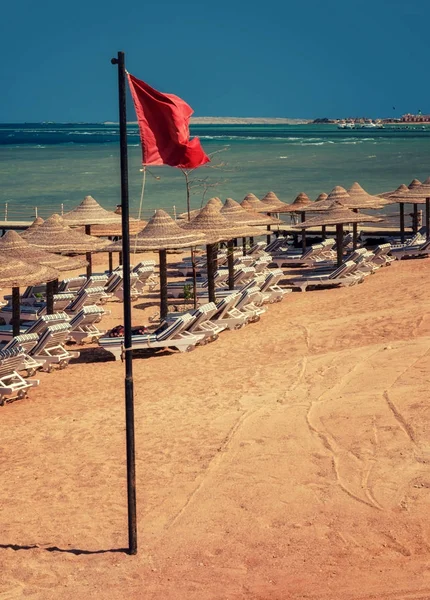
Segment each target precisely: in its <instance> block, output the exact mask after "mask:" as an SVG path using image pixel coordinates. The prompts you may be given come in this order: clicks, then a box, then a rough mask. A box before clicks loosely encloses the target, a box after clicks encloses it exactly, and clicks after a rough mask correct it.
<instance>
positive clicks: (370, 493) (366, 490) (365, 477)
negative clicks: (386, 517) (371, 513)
mask: <svg viewBox="0 0 430 600" xmlns="http://www.w3.org/2000/svg"><path fill="white" fill-rule="evenodd" d="M375 462H376V461H375V460H373V461H371V462H369V466H368V468H367V469H366V470H365V471H364V473H363V482H362V485H363V489H364V493H365V494H366V497H367V499H368V500H369V502H371V503H372V505H373V506H376V507H377V508H379V509H380V510H383V506H382V505H381V504H380V503H379V502H378V501H377V499H376V498H375V496H374V495H373V491H372V489H371V487H370V485H369V477H370V474H371V472H372V471H373V467H374V465H375Z"/></svg>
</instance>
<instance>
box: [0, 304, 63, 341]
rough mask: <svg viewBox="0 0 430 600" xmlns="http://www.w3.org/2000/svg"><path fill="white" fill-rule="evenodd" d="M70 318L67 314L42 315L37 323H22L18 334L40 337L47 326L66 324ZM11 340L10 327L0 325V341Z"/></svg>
mask: <svg viewBox="0 0 430 600" xmlns="http://www.w3.org/2000/svg"><path fill="white" fill-rule="evenodd" d="M69 321H70V317H69V315H68V314H67V313H65V312H64V311H63V312H58V313H54V314H52V315H42V316H41V317H39V319H37V321H24V322H23V323H21V325H20V334H27V333H37V334H38V335H41V334H42V333H43V332H44V331H45V329H46V328H47V327H48V325H56V324H57V323H68V322H69ZM12 338H13V327H12V325H0V341H6V342H7V341H10V340H11V339H12Z"/></svg>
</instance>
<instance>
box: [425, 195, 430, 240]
mask: <svg viewBox="0 0 430 600" xmlns="http://www.w3.org/2000/svg"><path fill="white" fill-rule="evenodd" d="M426 240H430V198H426Z"/></svg>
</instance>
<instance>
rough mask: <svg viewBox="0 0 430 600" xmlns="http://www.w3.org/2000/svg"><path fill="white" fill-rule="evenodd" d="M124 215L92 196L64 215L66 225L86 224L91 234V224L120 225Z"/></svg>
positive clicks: (89, 258)
mask: <svg viewBox="0 0 430 600" xmlns="http://www.w3.org/2000/svg"><path fill="white" fill-rule="evenodd" d="M121 220H122V217H121V215H118V214H116V213H114V212H113V211H110V210H106V209H104V208H103V207H102V206H100V204H99V203H98V202H97V201H96V200H94V198H93V197H92V196H85V198H84V199H83V200H82V202H81V203H80V204H79V206H77V207H76V208H74V209H73V210H71V211H69V212H67V213H65V214H64V215H63V221H64V224H65V225H69V226H70V225H71V226H75V225H76V226H77V225H84V226H85V233H86V234H87V235H91V225H120V224H121ZM86 258H87V262H88V265H87V277H90V275H91V273H92V262H91V252H87V257H86Z"/></svg>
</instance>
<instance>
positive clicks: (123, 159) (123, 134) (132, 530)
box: [111, 52, 137, 554]
mask: <svg viewBox="0 0 430 600" xmlns="http://www.w3.org/2000/svg"><path fill="white" fill-rule="evenodd" d="M111 62H112V64H116V65H118V100H119V136H120V166H121V225H122V244H123V245H122V250H123V254H124V256H123V258H124V269H123V278H124V283H123V287H124V359H125V422H126V430H125V431H126V454H127V517H128V552H129V554H137V514H136V460H135V440H134V392H133V356H132V334H131V290H130V233H129V202H128V157H127V109H126V81H125V57H124V52H118V58H112V60H111Z"/></svg>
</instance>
